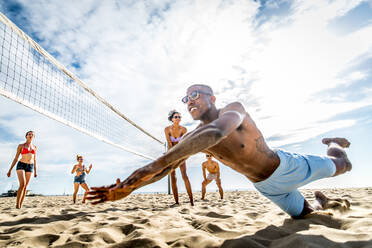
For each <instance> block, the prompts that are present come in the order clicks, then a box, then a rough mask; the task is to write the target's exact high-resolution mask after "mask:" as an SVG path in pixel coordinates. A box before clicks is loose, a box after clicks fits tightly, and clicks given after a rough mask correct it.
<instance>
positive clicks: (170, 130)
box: [164, 110, 194, 206]
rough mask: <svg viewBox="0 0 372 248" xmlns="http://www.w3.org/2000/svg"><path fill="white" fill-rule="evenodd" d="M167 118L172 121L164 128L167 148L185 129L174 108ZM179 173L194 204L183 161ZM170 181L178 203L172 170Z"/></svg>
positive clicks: (171, 145)
mask: <svg viewBox="0 0 372 248" xmlns="http://www.w3.org/2000/svg"><path fill="white" fill-rule="evenodd" d="M168 120H169V121H171V122H173V124H172V125H171V126H168V127H166V128H165V130H164V132H165V138H166V139H167V143H168V150H169V149H170V148H171V147H173V146H175V145H176V144H178V142H179V141H180V140H181V138H182V136H183V135H185V134H186V132H187V129H186V128H185V127H183V126H181V125H180V121H181V114H180V113H179V112H177V111H176V110H172V111H170V112H169V114H168ZM179 167H180V169H181V174H182V178H183V181H184V182H185V186H186V191H187V194H188V195H189V198H190V203H191V206H194V200H193V197H192V191H191V185H190V181H189V178H188V176H187V174H186V163H185V162H183V163H182V164H181V165H180V166H179ZM171 182H172V191H173V197H174V200H175V201H176V204H179V202H178V189H177V178H176V172H175V171H174V170H173V171H172V172H171Z"/></svg>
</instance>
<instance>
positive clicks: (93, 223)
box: [0, 188, 372, 248]
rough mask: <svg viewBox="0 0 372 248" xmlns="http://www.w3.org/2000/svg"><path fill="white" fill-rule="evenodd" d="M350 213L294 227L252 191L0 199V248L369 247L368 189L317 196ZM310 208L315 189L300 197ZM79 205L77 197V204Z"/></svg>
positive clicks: (371, 212) (371, 192) (371, 211)
mask: <svg viewBox="0 0 372 248" xmlns="http://www.w3.org/2000/svg"><path fill="white" fill-rule="evenodd" d="M321 191H322V192H323V193H325V194H326V195H327V196H329V197H343V198H346V199H348V200H350V201H351V210H349V211H346V212H340V211H332V212H333V216H326V215H314V216H312V217H309V218H306V219H302V220H293V219H291V218H289V216H288V215H286V214H285V213H284V212H282V211H281V210H280V209H279V208H278V207H276V206H275V205H274V204H272V203H271V202H269V201H268V200H267V199H265V198H264V197H263V196H261V195H260V194H259V193H258V192H256V191H237V192H225V199H224V200H219V199H218V193H215V192H213V193H212V192H208V193H207V196H206V199H207V200H206V201H201V200H200V193H194V198H195V199H196V201H195V206H194V207H191V206H190V204H189V203H188V200H187V196H186V194H181V199H180V200H181V201H180V202H181V205H180V206H177V207H170V206H171V205H172V203H173V197H172V196H171V195H166V194H136V195H131V196H129V197H128V198H126V199H124V200H120V201H117V202H110V203H105V204H102V205H98V206H92V205H90V204H81V203H79V204H76V205H73V204H72V197H71V196H68V197H67V196H55V197H26V199H25V202H24V206H23V208H22V209H20V210H18V209H15V208H14V205H15V198H0V202H1V203H0V209H1V211H0V247H198V248H199V247H296V248H297V247H353V248H354V247H365V248H367V247H372V188H356V189H327V190H321ZM303 192H304V194H305V196H306V197H307V199H309V201H310V202H312V201H313V200H314V197H313V193H312V192H313V190H304V191H303ZM79 200H81V197H79Z"/></svg>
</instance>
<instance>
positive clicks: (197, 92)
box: [182, 90, 212, 104]
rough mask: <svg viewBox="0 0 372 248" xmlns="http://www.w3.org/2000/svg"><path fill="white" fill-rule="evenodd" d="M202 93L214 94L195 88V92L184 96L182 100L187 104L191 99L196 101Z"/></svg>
mask: <svg viewBox="0 0 372 248" xmlns="http://www.w3.org/2000/svg"><path fill="white" fill-rule="evenodd" d="M200 94H204V95H209V96H211V95H212V94H210V93H208V92H204V91H200V90H194V91H193V92H191V93H190V95H187V96H185V97H184V98H182V102H183V103H185V104H186V103H188V102H189V101H190V100H193V101H195V100H197V99H198V98H199V97H200Z"/></svg>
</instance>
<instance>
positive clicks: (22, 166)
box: [7, 131, 37, 208]
mask: <svg viewBox="0 0 372 248" xmlns="http://www.w3.org/2000/svg"><path fill="white" fill-rule="evenodd" d="M25 137H26V142H25V143H23V144H19V145H18V147H17V153H16V155H15V157H14V159H13V162H12V164H11V166H10V169H9V171H8V173H7V176H8V177H10V176H11V172H12V169H13V167H14V166H15V164H16V163H17V161H18V158H19V155H21V160H19V161H18V163H17V167H16V171H17V176H18V181H19V188H18V191H17V202H16V208H21V207H22V203H23V200H24V199H25V195H26V190H27V186H28V184H29V182H30V179H31V175H32V172H34V177H37V173H36V146H35V145H33V144H32V140H33V139H34V137H35V134H34V131H28V132H27V133H26V135H25Z"/></svg>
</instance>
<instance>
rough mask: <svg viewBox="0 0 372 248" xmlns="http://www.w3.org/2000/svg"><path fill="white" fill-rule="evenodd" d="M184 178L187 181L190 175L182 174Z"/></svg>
mask: <svg viewBox="0 0 372 248" xmlns="http://www.w3.org/2000/svg"><path fill="white" fill-rule="evenodd" d="M182 179H183V180H184V181H186V182H187V181H189V177H188V176H187V175H185V174H182Z"/></svg>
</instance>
